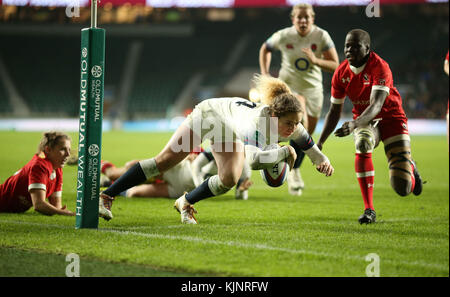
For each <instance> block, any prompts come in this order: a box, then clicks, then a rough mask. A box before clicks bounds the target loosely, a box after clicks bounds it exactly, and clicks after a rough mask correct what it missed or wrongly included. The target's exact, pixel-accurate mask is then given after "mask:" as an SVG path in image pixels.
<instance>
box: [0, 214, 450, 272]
mask: <svg viewBox="0 0 450 297" xmlns="http://www.w3.org/2000/svg"><path fill="white" fill-rule="evenodd" d="M1 223H6V224H15V225H32V226H39V227H46V228H59V229H71V230H74V231H75V227H69V226H62V225H56V224H42V223H35V222H24V221H9V220H0V224H1ZM180 226H183V225H180ZM169 227H170V226H169ZM190 227H192V226H190ZM194 227H195V226H194ZM228 227H229V226H228ZM98 231H99V232H104V233H112V234H118V235H124V236H139V237H145V238H155V239H168V240H182V241H188V242H195V243H202V244H212V245H222V246H230V247H237V248H247V249H256V250H264V251H276V252H284V253H289V254H297V255H310V256H316V257H324V258H332V259H337V260H351V261H361V262H363V263H367V262H366V261H365V256H355V255H343V254H332V253H325V252H318V251H312V250H302V249H290V248H283V247H276V246H270V245H267V244H263V243H245V242H239V241H221V240H213V239H207V238H202V237H193V236H180V235H164V234H156V233H142V232H136V231H131V230H116V229H109V228H108V229H98ZM381 261H382V262H383V263H388V264H392V265H404V266H419V267H425V268H433V269H439V270H442V271H448V267H449V266H448V263H447V265H444V264H437V263H425V262H421V261H414V262H409V261H394V260H389V259H384V260H383V259H382V260H381Z"/></svg>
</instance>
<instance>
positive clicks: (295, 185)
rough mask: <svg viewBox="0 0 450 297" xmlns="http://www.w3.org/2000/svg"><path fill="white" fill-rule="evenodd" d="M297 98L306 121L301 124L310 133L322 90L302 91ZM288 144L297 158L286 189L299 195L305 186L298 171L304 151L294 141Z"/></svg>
mask: <svg viewBox="0 0 450 297" xmlns="http://www.w3.org/2000/svg"><path fill="white" fill-rule="evenodd" d="M297 98H299V101H300V103H303V104H302V108H303V110H304V112H303V115H304V118H306V123H307V125H306V126H305V125H303V126H304V127H305V129H306V130H307V131H308V133H309V134H310V135H312V134H313V133H314V130H315V129H316V126H317V122H318V121H319V117H320V112H321V110H322V103H323V92H322V90H312V91H306V92H304V93H303V96H297ZM289 144H290V145H291V146H292V147H293V148H294V149H295V152H296V153H297V159H295V162H294V166H293V168H292V171H291V172H290V174H289V175H288V191H289V194H291V195H294V196H300V195H302V192H303V189H304V188H305V183H304V181H303V179H302V176H301V173H300V166H301V165H302V163H303V160H304V158H305V153H304V152H303V150H301V148H300V147H298V145H297V144H296V143H295V142H294V141H292V140H291V141H290V142H289Z"/></svg>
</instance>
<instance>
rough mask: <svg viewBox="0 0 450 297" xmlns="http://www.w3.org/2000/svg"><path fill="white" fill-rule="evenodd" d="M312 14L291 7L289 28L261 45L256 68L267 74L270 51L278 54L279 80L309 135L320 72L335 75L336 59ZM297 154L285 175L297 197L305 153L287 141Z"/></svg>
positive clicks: (304, 7) (317, 108)
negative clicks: (298, 107)
mask: <svg viewBox="0 0 450 297" xmlns="http://www.w3.org/2000/svg"><path fill="white" fill-rule="evenodd" d="M314 18H315V13H314V10H313V7H312V6H311V5H309V4H297V5H295V6H294V7H293V8H292V11H291V21H292V26H291V27H288V28H285V29H282V30H279V31H277V32H275V33H274V34H273V35H272V36H271V37H270V38H269V39H268V40H267V41H266V42H264V44H263V45H262V46H261V49H260V52H259V65H260V70H261V74H263V75H269V69H270V62H271V59H272V52H273V51H274V50H279V51H281V54H282V61H281V70H280V75H279V78H280V79H281V80H282V81H284V82H285V83H286V84H287V85H288V86H289V87H290V89H291V90H292V91H293V93H294V94H295V95H296V97H297V99H298V100H299V101H300V103H301V104H302V107H303V110H306V113H305V117H304V118H303V120H302V122H303V126H304V127H305V128H306V129H307V131H308V133H309V134H310V135H312V134H313V133H314V130H315V128H316V125H317V122H318V120H319V117H320V113H321V111H322V104H323V86H322V70H325V71H329V72H334V70H335V69H336V68H337V67H338V66H339V58H338V54H337V52H336V48H335V46H334V42H333V40H332V39H331V37H330V35H329V34H328V32H327V31H325V30H323V29H322V28H319V27H318V26H316V25H315V24H314ZM290 145H292V146H293V147H294V148H295V150H296V153H297V160H296V161H295V164H294V169H293V171H292V172H291V174H289V176H288V188H289V193H290V194H291V195H297V196H300V195H301V194H302V189H303V188H304V182H303V180H302V177H301V175H300V165H301V164H302V162H303V158H304V156H305V154H304V153H303V151H302V150H301V149H300V148H298V147H297V146H295V143H293V141H291V142H290Z"/></svg>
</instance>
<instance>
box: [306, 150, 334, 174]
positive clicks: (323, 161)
mask: <svg viewBox="0 0 450 297" xmlns="http://www.w3.org/2000/svg"><path fill="white" fill-rule="evenodd" d="M305 154H306V155H307V156H308V158H310V159H311V161H312V162H313V164H314V165H316V169H317V171H319V172H320V173H323V174H325V175H326V176H331V175H332V174H333V172H334V168H333V166H332V165H331V163H330V160H329V159H328V157H327V156H325V155H324V154H323V153H322V152H321V151H320V149H319V148H318V147H317V145H316V144H314V145H313V146H312V147H311V148H310V149H308V150H306V151H305Z"/></svg>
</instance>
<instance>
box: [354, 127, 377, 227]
mask: <svg viewBox="0 0 450 297" xmlns="http://www.w3.org/2000/svg"><path fill="white" fill-rule="evenodd" d="M353 135H354V140H355V172H356V178H357V180H358V184H359V188H360V191H361V196H362V198H363V202H364V213H363V214H362V215H361V216H360V217H359V219H358V221H359V223H360V224H363V223H365V224H370V223H374V222H375V221H376V213H375V209H374V206H373V189H374V180H375V169H374V166H373V161H372V152H373V150H374V148H375V147H376V146H377V145H378V143H379V139H380V137H379V130H378V129H377V128H376V127H373V126H372V125H369V126H367V127H364V128H358V129H355V131H354V133H353Z"/></svg>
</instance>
